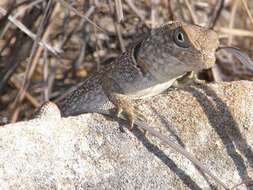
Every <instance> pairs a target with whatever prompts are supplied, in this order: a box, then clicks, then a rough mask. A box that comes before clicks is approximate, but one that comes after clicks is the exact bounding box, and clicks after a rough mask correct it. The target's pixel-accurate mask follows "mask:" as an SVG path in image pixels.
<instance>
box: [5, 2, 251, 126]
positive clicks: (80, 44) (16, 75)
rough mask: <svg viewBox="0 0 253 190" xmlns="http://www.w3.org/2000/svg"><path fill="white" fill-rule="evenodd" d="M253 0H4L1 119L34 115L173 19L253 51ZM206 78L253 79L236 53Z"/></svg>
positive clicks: (222, 56)
mask: <svg viewBox="0 0 253 190" xmlns="http://www.w3.org/2000/svg"><path fill="white" fill-rule="evenodd" d="M252 15H253V1H252V0H138V1H135V0H1V1H0V56H1V57H0V124H5V123H9V122H15V121H17V120H24V119H27V118H30V117H31V115H32V113H33V111H34V110H35V109H36V108H37V107H39V106H40V105H41V103H43V102H44V101H47V100H55V99H56V98H57V97H59V96H60V95H62V94H64V92H66V91H67V89H69V88H70V87H71V86H73V85H75V84H77V83H78V82H80V81H81V80H83V79H84V78H85V77H86V76H87V75H89V73H91V72H92V71H93V70H99V69H100V68H101V67H103V65H105V64H108V63H110V62H111V61H112V60H113V59H114V58H115V57H116V56H117V55H119V54H120V53H121V52H123V51H124V50H125V49H126V48H127V47H128V46H129V45H131V43H133V42H134V41H136V40H138V39H140V38H141V37H142V35H143V33H145V32H147V31H148V30H150V29H151V28H154V27H157V26H160V25H161V24H163V23H166V22H167V21H170V20H182V21H185V22H188V23H195V24H198V25H201V26H206V27H211V28H213V29H214V30H215V31H217V32H218V34H219V36H220V40H221V43H222V45H224V46H234V47H239V48H240V49H242V50H243V51H244V52H247V53H248V54H249V56H250V57H253V54H252V47H253V18H252ZM200 77H202V78H204V79H205V80H208V81H209V82H212V81H216V82H217V81H231V80H241V79H246V80H252V79H253V72H252V70H249V69H247V68H245V67H244V66H243V65H242V64H241V63H240V62H239V61H237V59H235V58H234V57H233V56H232V55H231V54H229V53H227V52H224V51H221V52H219V53H217V65H216V66H215V67H214V68H213V69H212V70H207V71H203V72H202V73H201V74H200Z"/></svg>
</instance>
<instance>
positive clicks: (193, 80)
mask: <svg viewBox="0 0 253 190" xmlns="http://www.w3.org/2000/svg"><path fill="white" fill-rule="evenodd" d="M205 83H206V81H205V80H200V79H198V77H197V75H196V73H194V72H193V71H190V72H187V73H186V74H185V75H183V76H182V77H181V78H179V79H177V80H176V84H175V85H174V86H176V87H184V86H188V85H192V84H205Z"/></svg>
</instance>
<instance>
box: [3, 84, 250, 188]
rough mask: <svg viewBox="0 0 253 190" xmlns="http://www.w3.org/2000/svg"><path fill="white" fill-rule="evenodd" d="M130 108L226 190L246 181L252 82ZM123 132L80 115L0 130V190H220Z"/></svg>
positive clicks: (150, 141) (153, 143) (166, 150)
mask: <svg viewBox="0 0 253 190" xmlns="http://www.w3.org/2000/svg"><path fill="white" fill-rule="evenodd" d="M137 103H138V104H139V106H140V109H142V110H143V112H144V113H145V115H147V116H149V118H152V119H150V122H149V123H150V124H152V126H155V128H156V129H157V130H158V131H160V132H161V133H162V134H164V135H166V136H167V137H168V138H170V139H171V140H173V141H175V142H178V143H179V144H181V145H182V146H184V147H185V149H186V150H187V151H189V152H190V153H191V154H193V155H194V156H195V157H196V158H198V159H199V160H200V161H201V162H202V163H203V165H204V166H205V167H206V168H208V169H209V170H210V171H211V172H212V173H213V174H215V175H216V176H218V177H219V179H220V180H222V181H223V182H224V183H225V184H226V185H227V186H229V187H232V186H234V185H236V184H238V183H240V182H242V181H244V180H250V179H253V150H252V149H253V148H252V147H253V82H247V81H239V82H232V83H220V84H210V85H207V86H194V87H189V88H185V89H181V90H173V91H169V92H166V93H164V94H162V95H159V96H156V97H153V98H150V99H147V100H145V101H138V102H137ZM51 113H52V112H51ZM56 115H57V113H56ZM169 123H171V124H173V127H171V125H170V124H169ZM125 126H126V123H125V122H123V121H118V122H117V121H115V120H112V119H110V118H109V117H105V116H102V115H99V114H83V115H80V116H76V117H69V118H60V116H56V117H41V118H36V119H33V120H30V121H24V122H19V123H15V124H10V125H6V126H4V127H2V128H1V129H0V136H1V138H0V189H5V190H7V189H29V190H33V189H34V190H35V189H50V190H51V189H64V190H65V189H127V190H129V189H193V190H200V189H215V187H217V189H222V188H221V187H219V186H216V184H215V182H214V181H213V180H211V179H210V178H209V177H206V176H205V175H203V173H201V172H200V171H199V170H198V169H197V168H196V167H195V166H194V165H193V164H191V162H190V161H189V160H187V159H186V158H185V157H184V156H182V155H180V154H179V153H177V152H175V151H174V150H172V149H171V148H170V147H168V146H165V145H163V144H162V143H160V141H159V140H158V139H156V138H154V137H151V136H150V135H147V137H144V135H143V133H142V132H141V131H140V130H138V129H135V130H133V131H132V132H129V131H128V130H127V128H125ZM238 189H248V190H249V189H253V186H250V185H248V186H245V185H242V186H240V187H239V188H238Z"/></svg>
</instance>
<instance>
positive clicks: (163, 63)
mask: <svg viewBox="0 0 253 190" xmlns="http://www.w3.org/2000/svg"><path fill="white" fill-rule="evenodd" d="M218 47H219V38H218V34H217V33H216V32H215V31H213V30H211V29H207V28H204V27H201V26H197V25H191V24H187V23H184V22H181V21H170V22H168V23H166V24H164V25H162V26H160V27H158V28H155V29H152V30H151V31H150V33H148V35H146V36H145V38H144V39H143V40H141V41H140V42H138V43H136V45H134V46H133V47H131V48H129V49H128V50H126V51H125V52H123V53H122V54H121V55H119V56H118V57H117V58H116V59H115V60H114V61H113V62H112V63H110V64H109V65H106V66H105V67H103V68H102V69H101V70H100V71H97V72H94V73H93V74H91V75H90V76H88V77H87V78H86V79H85V80H84V81H83V82H82V83H80V84H78V85H77V86H75V87H74V88H73V89H71V90H70V91H69V92H67V93H66V94H65V95H64V96H62V97H61V98H60V99H58V101H57V102H56V104H57V105H58V106H59V108H60V110H61V113H62V115H63V116H70V115H77V114H81V113H87V112H96V113H102V114H103V113H105V112H106V111H107V110H110V109H112V108H116V110H117V116H119V115H120V114H121V113H124V114H125V115H126V116H127V118H128V120H129V123H130V128H132V127H133V125H134V122H135V120H136V119H140V120H145V116H143V115H142V114H141V113H140V112H139V111H138V109H137V108H136V107H135V106H134V103H133V101H134V100H136V99H143V98H146V97H151V96H155V95H157V94H160V93H162V92H163V91H165V90H166V89H168V88H169V87H171V85H172V84H173V83H174V82H175V81H176V80H177V79H178V78H180V77H182V76H185V75H186V76H187V75H189V73H190V72H192V71H193V72H198V71H200V70H202V69H207V68H210V67H212V66H213V65H214V64H215V52H216V50H217V49H218Z"/></svg>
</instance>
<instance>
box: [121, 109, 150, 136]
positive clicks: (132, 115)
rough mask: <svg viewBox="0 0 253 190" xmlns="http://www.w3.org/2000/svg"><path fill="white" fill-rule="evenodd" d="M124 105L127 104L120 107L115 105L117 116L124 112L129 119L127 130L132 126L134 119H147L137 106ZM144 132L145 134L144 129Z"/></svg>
mask: <svg viewBox="0 0 253 190" xmlns="http://www.w3.org/2000/svg"><path fill="white" fill-rule="evenodd" d="M126 105H127V106H124V105H121V107H117V117H119V116H120V115H121V114H125V115H126V116H127V119H128V121H129V130H132V129H133V128H134V124H135V121H136V120H139V121H144V122H145V121H147V118H146V117H145V116H144V115H143V114H142V113H141V112H140V111H139V110H138V108H136V107H135V106H132V105H131V104H126ZM144 134H145V136H146V131H144Z"/></svg>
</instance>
